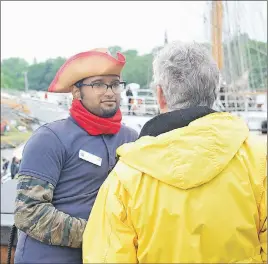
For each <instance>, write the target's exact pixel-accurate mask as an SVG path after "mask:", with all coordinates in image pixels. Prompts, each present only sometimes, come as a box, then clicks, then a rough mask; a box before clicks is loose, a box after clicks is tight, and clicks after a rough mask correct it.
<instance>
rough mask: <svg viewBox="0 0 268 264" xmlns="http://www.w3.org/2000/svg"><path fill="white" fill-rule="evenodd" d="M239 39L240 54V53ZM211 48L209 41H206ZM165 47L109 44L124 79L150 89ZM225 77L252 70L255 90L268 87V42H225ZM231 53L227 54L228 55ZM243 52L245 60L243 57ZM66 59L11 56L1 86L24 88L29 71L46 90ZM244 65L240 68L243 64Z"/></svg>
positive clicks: (32, 81)
mask: <svg viewBox="0 0 268 264" xmlns="http://www.w3.org/2000/svg"><path fill="white" fill-rule="evenodd" d="M238 41H240V42H239V44H240V50H242V51H241V53H239V52H238V50H237V47H238ZM205 45H206V46H207V47H208V48H210V45H209V44H205ZM160 48H162V47H156V48H154V49H153V50H152V51H151V52H150V53H148V54H142V55H140V54H139V53H138V51H137V50H135V49H131V50H123V49H122V48H121V47H120V46H114V47H110V51H111V53H112V54H115V52H116V51H120V52H122V53H123V54H124V55H125V56H126V59H127V63H126V66H125V68H124V70H123V73H122V75H123V79H124V80H125V81H127V83H138V84H139V85H140V87H141V88H144V89H146V88H148V87H149V84H150V83H151V80H152V61H153V57H154V54H155V53H156V52H157V51H158V50H159V49H160ZM223 50H224V55H225V56H224V58H225V59H224V72H223V75H224V78H225V79H226V81H227V83H228V82H230V81H231V80H233V79H236V78H238V77H239V76H241V75H242V74H243V72H242V69H244V70H245V69H248V71H249V85H250V87H251V88H252V89H266V85H267V43H265V42H260V41H255V40H251V39H249V37H248V36H247V35H241V36H239V39H238V38H237V37H236V38H234V39H232V41H230V42H229V43H224V44H223ZM228 52H229V54H231V56H227V55H226V54H228ZM241 54H242V57H243V58H242V59H243V60H242V59H241ZM65 61H66V58H63V57H58V58H50V59H47V60H46V61H43V62H37V61H36V60H34V62H33V63H32V64H29V63H28V62H27V61H26V60H24V59H23V58H8V59H4V60H2V61H1V88H5V89H15V90H24V85H25V83H24V74H25V73H26V72H27V76H28V87H29V89H30V90H39V91H44V90H47V88H48V86H49V84H50V83H51V81H52V80H53V78H54V76H55V74H56V72H57V71H58V69H59V68H60V67H61V65H62V64H63V63H64V62H65ZM242 64H243V65H244V66H243V67H241V65H242Z"/></svg>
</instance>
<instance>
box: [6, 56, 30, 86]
mask: <svg viewBox="0 0 268 264" xmlns="http://www.w3.org/2000/svg"><path fill="white" fill-rule="evenodd" d="M28 66H29V65H28V63H27V62H26V61H25V60H24V59H21V58H9V59H5V60H3V61H2V62H1V87H3V88H10V89H16V90H22V89H24V72H25V71H27V69H28Z"/></svg>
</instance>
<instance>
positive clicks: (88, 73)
mask: <svg viewBox="0 0 268 264" xmlns="http://www.w3.org/2000/svg"><path fill="white" fill-rule="evenodd" d="M125 63H126V59H125V56H124V55H123V54H121V53H120V52H117V58H114V57H113V56H111V55H110V53H109V51H108V49H105V48H104V49H94V50H90V51H86V52H82V53H79V54H76V55H74V56H73V57H71V58H70V59H68V60H67V61H66V62H65V63H64V64H63V65H62V66H61V68H60V69H59V70H58V72H57V74H56V76H55V78H54V80H53V81H52V82H51V84H50V86H49V88H48V91H49V92H53V93H69V92H71V90H72V86H73V85H74V84H75V83H76V82H78V81H80V80H82V79H84V78H88V77H92V76H99V75H118V76H120V74H121V71H122V69H123V67H124V65H125Z"/></svg>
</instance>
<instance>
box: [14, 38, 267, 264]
mask: <svg viewBox="0 0 268 264" xmlns="http://www.w3.org/2000/svg"><path fill="white" fill-rule="evenodd" d="M125 63H126V59H125V57H124V56H123V54H121V53H117V57H116V58H115V57H113V56H111V54H110V53H109V50H108V49H95V50H91V51H87V52H82V53H79V54H76V55H74V56H73V57H71V58H70V59H68V60H67V61H66V62H65V63H64V65H63V66H62V67H61V68H60V70H59V71H58V73H57V74H56V76H55V79H54V80H53V81H52V83H51V85H50V87H49V92H55V93H72V95H73V102H72V106H71V108H70V116H69V117H68V118H67V119H64V120H59V121H56V122H53V123H49V124H46V125H44V126H42V127H40V128H39V129H37V130H36V131H35V132H34V133H33V135H32V137H31V138H30V139H29V140H28V142H27V144H26V146H25V148H24V152H23V157H22V160H21V163H20V167H19V172H18V175H19V177H18V186H17V197H16V204H15V225H16V227H17V228H18V229H19V230H20V235H19V238H18V243H17V246H16V253H15V263H16V264H22V263H41V262H42V263H237V262H243V263H262V262H263V263H264V262H266V261H267V209H266V206H267V183H266V181H267V171H266V166H267V165H266V146H265V145H264V144H263V142H262V141H260V140H259V139H258V138H257V137H255V136H254V135H251V134H250V133H249V129H248V127H247V125H246V124H245V122H244V121H243V120H242V119H240V118H239V117H237V116H234V115H232V114H230V113H226V112H217V111H215V110H214V109H213V105H214V102H215V100H216V98H217V96H218V95H217V94H218V92H219V90H220V73H219V69H218V67H217V64H216V62H215V61H214V60H213V58H212V57H211V55H210V54H209V52H208V51H207V50H206V48H205V47H203V46H202V45H200V44H197V43H181V42H173V43H169V44H167V45H165V47H164V48H163V49H162V50H160V51H159V52H158V54H157V55H156V57H155V59H154V62H153V84H152V88H153V89H155V93H156V97H157V101H158V105H159V109H160V114H159V115H158V116H156V117H154V118H152V119H151V120H150V121H149V122H147V123H146V124H145V125H144V127H143V128H142V130H141V132H140V134H139V135H138V134H137V132H136V131H134V130H133V129H131V128H129V127H127V126H124V125H123V124H122V123H121V121H122V114H121V111H120V108H119V106H120V93H121V91H122V89H124V86H125V83H124V82H122V80H121V73H122V70H123V68H124V65H125ZM127 96H128V97H129V98H130V97H131V96H132V92H131V91H130V90H128V91H127ZM129 104H130V101H129ZM128 111H129V112H130V108H128Z"/></svg>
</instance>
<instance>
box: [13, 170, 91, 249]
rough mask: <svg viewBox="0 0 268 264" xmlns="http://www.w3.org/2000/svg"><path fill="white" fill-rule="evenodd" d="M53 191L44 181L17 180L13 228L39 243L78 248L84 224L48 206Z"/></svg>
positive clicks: (25, 177)
mask: <svg viewBox="0 0 268 264" xmlns="http://www.w3.org/2000/svg"><path fill="white" fill-rule="evenodd" d="M53 191H54V186H53V185H52V184H50V183H48V182H46V181H43V180H40V179H37V178H34V177H31V176H24V175H21V176H19V179H18V186H17V197H16V205H15V224H16V226H17V228H18V229H20V230H21V231H23V232H25V233H26V234H28V235H29V236H31V237H32V238H34V239H37V240H39V241H41V242H43V243H46V244H49V245H57V246H66V247H72V248H81V247H82V238H83V232H84V229H85V227H86V223H87V221H86V220H84V219H81V218H76V217H71V216H70V215H68V214H65V213H63V212H61V211H59V210H57V209H56V208H55V207H54V206H53V204H52V203H51V202H52V198H53Z"/></svg>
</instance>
